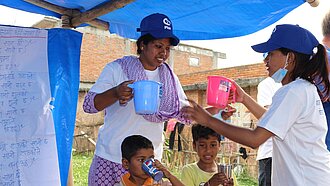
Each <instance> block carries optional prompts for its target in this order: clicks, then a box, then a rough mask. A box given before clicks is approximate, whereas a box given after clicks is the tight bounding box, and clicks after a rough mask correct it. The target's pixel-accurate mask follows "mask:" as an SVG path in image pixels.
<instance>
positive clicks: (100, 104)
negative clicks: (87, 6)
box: [83, 13, 217, 185]
mask: <svg viewBox="0 0 330 186" xmlns="http://www.w3.org/2000/svg"><path fill="white" fill-rule="evenodd" d="M138 31H139V32H141V36H140V37H139V39H138V40H137V42H136V44H137V53H138V57H136V56H125V57H123V58H121V59H117V60H115V61H114V62H111V63H108V64H107V65H106V67H105V68H104V69H103V71H102V73H101V75H100V77H99V78H98V80H97V81H96V83H95V84H94V85H93V87H92V88H91V89H90V91H89V92H88V94H87V95H86V97H85V100H84V105H83V108H84V111H85V112H87V113H96V112H99V111H102V110H105V116H104V125H103V126H102V127H101V128H100V129H99V133H98V139H97V144H96V149H95V155H94V158H93V162H92V164H91V167H90V170H89V179H88V182H89V183H88V184H89V185H114V184H115V183H119V182H120V177H121V176H122V175H123V174H124V173H126V170H125V169H124V168H123V167H122V165H121V159H122V156H121V152H120V144H121V142H122V141H123V140H124V139H125V137H127V136H130V135H142V136H145V137H147V138H148V139H150V140H151V141H152V142H153V146H154V147H155V158H156V159H161V157H162V151H163V135H162V134H163V133H162V132H163V128H164V121H166V120H169V119H171V118H177V119H178V120H179V121H181V122H183V123H186V122H187V120H185V118H184V117H183V114H182V112H181V111H180V110H181V108H182V107H183V106H184V105H188V104H189V103H188V102H187V101H186V98H187V97H186V95H185V93H184V91H183V89H182V87H181V84H180V82H179V79H178V77H177V76H176V75H175V74H174V72H173V71H172V69H171V68H170V67H169V66H168V65H167V64H166V62H165V61H166V60H167V59H168V57H169V55H170V50H171V47H172V46H176V45H178V43H179V39H178V38H177V37H176V36H175V35H174V34H173V27H172V23H171V20H170V19H169V18H168V17H167V16H166V15H164V14H159V13H155V14H151V15H149V16H147V17H145V18H143V20H142V21H141V24H140V28H138ZM138 80H153V81H157V82H161V83H162V92H163V94H162V98H161V101H160V107H159V111H158V112H157V113H156V114H153V115H138V114H136V113H135V110H134V104H133V102H132V101H130V100H131V99H132V97H133V94H132V89H131V88H129V87H128V86H127V85H128V84H130V83H133V82H134V81H138ZM210 111H213V112H217V110H216V109H210ZM141 163H142V162H141Z"/></svg>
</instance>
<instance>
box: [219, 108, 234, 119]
mask: <svg viewBox="0 0 330 186" xmlns="http://www.w3.org/2000/svg"><path fill="white" fill-rule="evenodd" d="M235 112H236V108H234V107H232V106H230V105H227V107H226V109H225V110H223V111H222V112H221V117H222V119H223V120H227V119H229V118H230V117H231V116H232V115H233V114H234V113H235Z"/></svg>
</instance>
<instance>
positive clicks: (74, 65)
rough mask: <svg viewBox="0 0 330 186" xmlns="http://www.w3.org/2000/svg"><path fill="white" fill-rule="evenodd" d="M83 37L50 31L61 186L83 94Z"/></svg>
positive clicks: (63, 182)
mask: <svg viewBox="0 0 330 186" xmlns="http://www.w3.org/2000/svg"><path fill="white" fill-rule="evenodd" d="M81 41H82V34H81V33H79V32H76V31H73V30H67V29H60V28H55V29H50V30H48V66H49V67H48V68H49V79H50V88H51V95H52V97H53V98H55V99H54V101H53V103H52V105H53V106H54V109H53V111H52V112H53V118H54V124H55V132H56V144H57V152H58V161H59V168H60V176H61V185H63V186H65V185H67V180H68V172H69V166H70V159H71V151H72V139H73V132H74V127H75V120H76V110H77V102H78V93H79V69H80V46H81Z"/></svg>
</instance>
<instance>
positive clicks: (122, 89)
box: [115, 80, 134, 105]
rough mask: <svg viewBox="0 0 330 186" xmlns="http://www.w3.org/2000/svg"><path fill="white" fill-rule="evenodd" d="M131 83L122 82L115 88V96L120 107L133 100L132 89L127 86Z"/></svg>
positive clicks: (129, 81) (131, 81) (130, 81)
mask: <svg viewBox="0 0 330 186" xmlns="http://www.w3.org/2000/svg"><path fill="white" fill-rule="evenodd" d="M133 82H134V80H128V81H124V82H122V83H121V84H119V85H118V86H117V87H116V89H115V91H116V96H117V98H118V100H119V104H120V105H126V104H127V102H129V101H130V100H131V99H132V98H133V89H132V88H130V87H128V86H127V85H128V84H131V83H133Z"/></svg>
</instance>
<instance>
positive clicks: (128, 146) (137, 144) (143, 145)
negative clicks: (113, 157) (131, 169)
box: [121, 135, 154, 161]
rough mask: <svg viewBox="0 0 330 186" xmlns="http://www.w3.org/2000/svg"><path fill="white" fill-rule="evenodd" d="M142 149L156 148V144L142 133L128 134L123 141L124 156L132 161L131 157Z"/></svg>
mask: <svg viewBox="0 0 330 186" xmlns="http://www.w3.org/2000/svg"><path fill="white" fill-rule="evenodd" d="M140 149H152V150H154V146H153V145H152V142H151V141H150V140H149V139H148V138H146V137H144V136H141V135H132V136H128V137H126V138H125V139H124V141H123V142H122V143H121V154H122V158H125V159H127V160H128V161H130V159H131V158H132V157H133V156H134V155H135V154H136V152H137V151H138V150H140Z"/></svg>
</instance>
